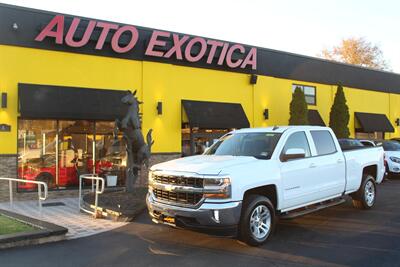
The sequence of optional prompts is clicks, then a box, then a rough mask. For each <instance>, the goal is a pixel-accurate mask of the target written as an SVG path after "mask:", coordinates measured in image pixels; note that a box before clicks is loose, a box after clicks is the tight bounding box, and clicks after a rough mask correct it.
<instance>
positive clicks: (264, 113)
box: [263, 108, 269, 120]
mask: <svg viewBox="0 0 400 267" xmlns="http://www.w3.org/2000/svg"><path fill="white" fill-rule="evenodd" d="M263 115H264V120H268V119H269V110H268V109H267V108H266V109H264V112H263Z"/></svg>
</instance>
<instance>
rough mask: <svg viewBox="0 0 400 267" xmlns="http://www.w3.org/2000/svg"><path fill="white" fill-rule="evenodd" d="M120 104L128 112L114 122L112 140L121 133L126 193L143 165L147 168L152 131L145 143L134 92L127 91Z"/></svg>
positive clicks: (152, 142)
mask: <svg viewBox="0 0 400 267" xmlns="http://www.w3.org/2000/svg"><path fill="white" fill-rule="evenodd" d="M121 102H122V103H124V104H126V105H129V108H128V112H127V114H126V115H125V117H124V118H123V119H122V120H119V119H116V120H115V127H114V139H115V142H117V141H118V132H119V131H122V132H123V138H124V140H125V145H126V153H127V156H128V159H127V163H126V191H127V192H132V191H133V189H134V184H135V181H136V179H137V178H138V173H139V170H140V169H141V167H142V166H143V164H144V165H145V166H146V167H148V165H149V159H150V155H151V146H152V145H153V144H154V141H153V140H152V137H151V132H152V129H150V130H149V131H148V133H147V136H146V139H147V140H146V141H147V143H146V142H145V141H144V137H143V134H142V130H141V128H142V125H141V124H142V123H141V117H140V113H139V105H140V104H142V103H143V102H140V101H139V100H138V99H137V97H136V90H135V91H134V92H133V93H132V92H130V91H128V93H127V94H126V96H124V97H123V98H122V99H121Z"/></svg>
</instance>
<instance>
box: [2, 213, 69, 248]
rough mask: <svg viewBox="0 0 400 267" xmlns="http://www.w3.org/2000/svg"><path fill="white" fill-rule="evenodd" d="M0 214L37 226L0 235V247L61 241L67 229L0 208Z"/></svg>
mask: <svg viewBox="0 0 400 267" xmlns="http://www.w3.org/2000/svg"><path fill="white" fill-rule="evenodd" d="M0 214H1V215H4V216H6V217H9V218H12V219H14V220H17V221H20V222H23V223H26V224H29V225H32V226H34V227H36V228H39V229H37V230H34V231H30V232H23V233H16V234H8V235H2V236H0V249H6V248H12V247H19V246H27V245H37V244H44V243H49V242H55V241H61V240H64V239H65V234H66V233H67V232H68V229H67V228H64V227H62V226H59V225H56V224H52V223H49V222H45V221H41V220H38V219H34V218H31V217H27V216H24V215H21V214H18V213H14V212H11V211H7V210H2V209H0Z"/></svg>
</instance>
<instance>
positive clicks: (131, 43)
mask: <svg viewBox="0 0 400 267" xmlns="http://www.w3.org/2000/svg"><path fill="white" fill-rule="evenodd" d="M124 32H131V40H130V41H129V43H128V44H127V45H126V46H125V47H121V46H120V45H119V43H118V42H119V39H120V38H121V35H122V34H123V33H124ZM138 39H139V32H138V31H137V29H136V27H134V26H129V25H127V26H122V27H121V28H119V29H118V30H117V31H116V32H115V34H114V36H113V38H112V39H111V47H112V49H113V50H114V51H115V52H117V53H126V52H128V51H129V50H131V49H132V48H133V47H134V46H135V44H136V42H137V40H138Z"/></svg>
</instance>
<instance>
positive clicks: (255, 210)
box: [239, 195, 276, 246]
mask: <svg viewBox="0 0 400 267" xmlns="http://www.w3.org/2000/svg"><path fill="white" fill-rule="evenodd" d="M243 208H244V209H243V211H242V216H241V220H240V225H239V238H240V240H242V241H244V242H245V243H247V244H249V245H251V246H260V245H262V244H263V243H265V242H266V241H267V239H268V238H269V237H270V236H271V233H272V232H273V230H274V227H275V223H276V216H275V209H274V206H273V205H272V203H271V201H270V200H269V199H268V198H266V197H264V196H260V195H250V196H248V197H247V198H246V199H245V200H244V205H243Z"/></svg>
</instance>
